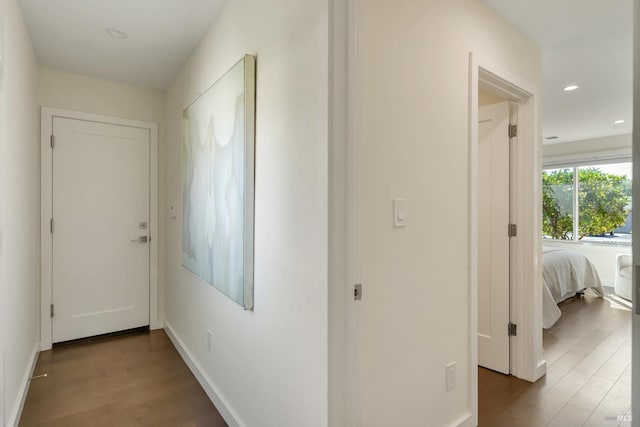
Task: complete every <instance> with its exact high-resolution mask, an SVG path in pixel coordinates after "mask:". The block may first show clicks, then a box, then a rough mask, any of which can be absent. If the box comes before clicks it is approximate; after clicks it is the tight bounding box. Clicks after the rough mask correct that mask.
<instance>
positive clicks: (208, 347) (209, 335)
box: [207, 329, 213, 352]
mask: <svg viewBox="0 0 640 427" xmlns="http://www.w3.org/2000/svg"><path fill="white" fill-rule="evenodd" d="M212 336H213V333H212V332H211V329H208V330H207V350H209V352H211V340H212Z"/></svg>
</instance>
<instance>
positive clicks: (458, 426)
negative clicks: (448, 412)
mask: <svg viewBox="0 0 640 427" xmlns="http://www.w3.org/2000/svg"><path fill="white" fill-rule="evenodd" d="M451 427H475V426H474V425H473V415H472V414H465V415H463V416H462V417H460V418H458V419H457V420H456V421H454V422H453V424H451Z"/></svg>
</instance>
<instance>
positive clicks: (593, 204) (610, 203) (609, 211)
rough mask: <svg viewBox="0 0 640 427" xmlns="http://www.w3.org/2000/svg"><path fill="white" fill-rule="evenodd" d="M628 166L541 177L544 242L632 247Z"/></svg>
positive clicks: (554, 171)
mask: <svg viewBox="0 0 640 427" xmlns="http://www.w3.org/2000/svg"><path fill="white" fill-rule="evenodd" d="M631 182H632V166H631V163H630V162H626V163H612V164H607V165H593V166H581V167H569V168H563V169H548V170H544V171H543V173H542V231H543V235H544V237H545V238H550V239H561V240H580V241H595V242H601V243H622V244H630V243H631Z"/></svg>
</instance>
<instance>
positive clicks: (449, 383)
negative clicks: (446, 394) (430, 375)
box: [446, 362, 456, 390]
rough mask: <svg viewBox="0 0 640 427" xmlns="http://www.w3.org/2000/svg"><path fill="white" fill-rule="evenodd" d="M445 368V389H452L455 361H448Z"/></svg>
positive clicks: (453, 386)
mask: <svg viewBox="0 0 640 427" xmlns="http://www.w3.org/2000/svg"><path fill="white" fill-rule="evenodd" d="M446 368H447V390H453V389H454V388H455V386H456V362H451V363H448V364H447V366H446Z"/></svg>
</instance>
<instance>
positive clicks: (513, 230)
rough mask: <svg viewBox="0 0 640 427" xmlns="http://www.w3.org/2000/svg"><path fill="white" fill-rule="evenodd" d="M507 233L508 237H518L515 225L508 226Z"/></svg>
mask: <svg viewBox="0 0 640 427" xmlns="http://www.w3.org/2000/svg"><path fill="white" fill-rule="evenodd" d="M507 233H508V234H509V237H516V236H517V235H518V226H517V225H516V224H509V228H508V231H507Z"/></svg>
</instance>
